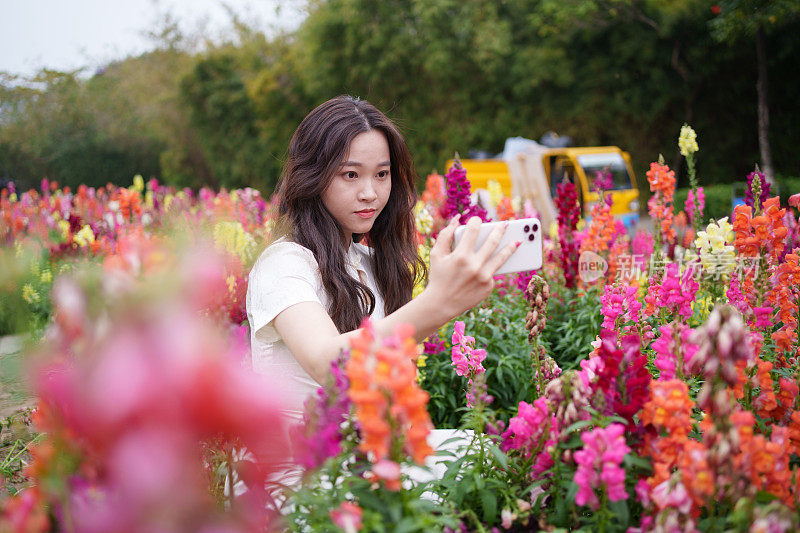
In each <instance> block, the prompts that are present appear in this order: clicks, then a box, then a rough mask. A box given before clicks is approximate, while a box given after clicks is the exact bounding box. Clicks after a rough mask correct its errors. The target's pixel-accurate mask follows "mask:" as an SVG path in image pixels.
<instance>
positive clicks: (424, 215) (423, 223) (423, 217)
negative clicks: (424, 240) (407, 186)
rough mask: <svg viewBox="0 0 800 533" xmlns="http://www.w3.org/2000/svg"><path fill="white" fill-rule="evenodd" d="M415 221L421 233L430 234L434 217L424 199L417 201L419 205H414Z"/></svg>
mask: <svg viewBox="0 0 800 533" xmlns="http://www.w3.org/2000/svg"><path fill="white" fill-rule="evenodd" d="M414 221H415V223H416V225H417V231H418V232H419V233H420V234H421V235H428V234H429V233H430V232H431V230H432V229H433V217H432V216H431V214H430V213H429V212H428V210H427V209H426V208H425V203H424V202H422V201H419V202H417V205H415V206H414Z"/></svg>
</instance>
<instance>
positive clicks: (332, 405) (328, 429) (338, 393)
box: [291, 360, 351, 470]
mask: <svg viewBox="0 0 800 533" xmlns="http://www.w3.org/2000/svg"><path fill="white" fill-rule="evenodd" d="M342 365H343V360H337V361H333V362H331V374H332V378H330V379H329V381H328V383H326V385H325V386H324V387H320V388H319V389H317V397H316V398H309V399H308V400H306V406H305V413H304V414H303V421H302V423H300V424H297V425H296V426H294V427H293V428H291V436H292V440H293V442H294V446H295V456H296V457H297V460H298V462H299V463H300V464H301V465H303V467H305V468H306V470H311V469H315V468H318V467H319V466H320V465H322V464H323V463H324V462H325V460H327V459H328V458H329V457H333V456H335V455H338V454H339V452H340V451H341V450H342V447H341V442H342V434H341V432H340V429H341V426H342V422H344V420H345V417H346V416H347V414H348V413H349V412H350V406H351V402H350V397H349V396H348V394H347V389H348V387H349V382H348V379H347V376H345V373H344V371H343V370H342Z"/></svg>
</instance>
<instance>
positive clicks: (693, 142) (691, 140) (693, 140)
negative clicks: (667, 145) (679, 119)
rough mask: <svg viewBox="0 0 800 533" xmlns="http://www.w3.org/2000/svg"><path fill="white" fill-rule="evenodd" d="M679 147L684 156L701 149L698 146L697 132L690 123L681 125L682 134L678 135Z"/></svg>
mask: <svg viewBox="0 0 800 533" xmlns="http://www.w3.org/2000/svg"><path fill="white" fill-rule="evenodd" d="M678 148H680V150H681V155H682V156H683V157H689V156H690V155H691V154H693V153H695V152H696V151H698V150H699V149H700V147H699V146H697V133H695V131H694V130H693V129H692V127H691V126H689V125H688V124H684V125H683V126H682V127H681V134H680V135H679V136H678Z"/></svg>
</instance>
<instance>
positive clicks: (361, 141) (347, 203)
mask: <svg viewBox="0 0 800 533" xmlns="http://www.w3.org/2000/svg"><path fill="white" fill-rule="evenodd" d="M390 168H391V160H390V157H389V143H388V141H387V140H386V136H385V135H384V134H383V133H382V132H380V131H378V130H370V131H365V132H363V133H359V134H358V135H357V136H356V137H355V138H354V139H353V141H352V142H351V143H350V147H349V149H348V151H347V154H346V155H345V158H344V162H343V163H342V165H341V166H340V167H339V169H338V170H337V171H336V172H335V174H334V176H333V179H332V180H331V182H330V183H329V184H328V187H327V188H326V189H325V191H323V193H322V203H323V204H324V205H325V208H326V209H327V210H328V212H330V214H331V215H333V218H335V219H336V222H338V223H339V226H340V227H341V228H342V230H343V231H344V234H345V238H346V239H347V240H346V241H345V242H347V243H349V242H350V241H351V240H352V238H353V233H367V232H368V231H369V230H370V229H371V228H372V225H373V224H374V223H375V219H376V218H378V215H379V214H380V213H381V211H382V210H383V208H384V207H385V206H386V202H387V201H388V200H389V194H390V193H391V191H392V176H391V172H390Z"/></svg>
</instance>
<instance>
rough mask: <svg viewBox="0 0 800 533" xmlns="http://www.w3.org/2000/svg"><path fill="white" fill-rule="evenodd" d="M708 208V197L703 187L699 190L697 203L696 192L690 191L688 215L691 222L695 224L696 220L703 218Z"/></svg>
mask: <svg viewBox="0 0 800 533" xmlns="http://www.w3.org/2000/svg"><path fill="white" fill-rule="evenodd" d="M705 207H706V195H705V193H704V192H703V188H702V187H698V188H697V202H696V203H695V195H694V191H692V190H691V189H689V194H688V196H687V198H686V215H687V216H688V217H689V222H690V223H691V224H694V220H695V218H698V219H699V218H702V217H703V209H705Z"/></svg>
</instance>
